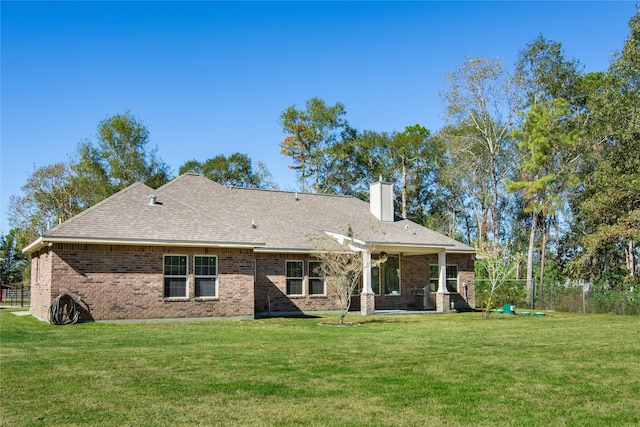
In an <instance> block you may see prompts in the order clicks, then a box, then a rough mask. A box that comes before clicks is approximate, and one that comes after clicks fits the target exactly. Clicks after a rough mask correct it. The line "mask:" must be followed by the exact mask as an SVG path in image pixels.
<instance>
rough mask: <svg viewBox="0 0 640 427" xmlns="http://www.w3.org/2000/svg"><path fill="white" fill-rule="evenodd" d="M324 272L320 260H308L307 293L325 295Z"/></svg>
mask: <svg viewBox="0 0 640 427" xmlns="http://www.w3.org/2000/svg"><path fill="white" fill-rule="evenodd" d="M324 278H325V273H324V269H323V268H322V262H320V261H309V295H325V294H326V291H325V287H324Z"/></svg>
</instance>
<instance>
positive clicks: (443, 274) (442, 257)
mask: <svg viewBox="0 0 640 427" xmlns="http://www.w3.org/2000/svg"><path fill="white" fill-rule="evenodd" d="M445 292H447V255H446V254H445V252H444V251H442V252H438V293H439V294H443V293H445Z"/></svg>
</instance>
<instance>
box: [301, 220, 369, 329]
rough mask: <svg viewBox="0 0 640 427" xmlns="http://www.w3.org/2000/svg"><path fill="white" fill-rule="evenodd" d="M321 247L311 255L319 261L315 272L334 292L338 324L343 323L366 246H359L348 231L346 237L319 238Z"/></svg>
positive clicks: (361, 265)
mask: <svg viewBox="0 0 640 427" xmlns="http://www.w3.org/2000/svg"><path fill="white" fill-rule="evenodd" d="M319 240H320V241H322V242H323V244H322V247H321V248H320V249H318V251H316V252H314V253H313V255H312V256H313V257H314V258H315V259H316V260H317V261H319V262H320V266H319V267H317V269H318V270H320V271H315V273H316V274H319V275H322V276H324V277H325V283H326V284H327V286H328V287H329V288H330V289H331V290H333V291H334V292H335V294H336V295H337V297H338V302H339V304H340V322H339V324H340V325H344V324H345V322H344V318H345V316H346V315H347V313H348V312H349V309H350V308H351V297H352V296H353V294H354V292H355V291H356V289H358V286H360V276H361V275H362V269H363V266H364V261H363V257H362V253H363V252H364V251H367V248H366V247H364V248H360V245H358V244H357V243H356V242H357V240H356V239H354V238H353V236H352V232H349V233H348V235H347V238H346V239H342V240H334V239H331V238H326V239H319Z"/></svg>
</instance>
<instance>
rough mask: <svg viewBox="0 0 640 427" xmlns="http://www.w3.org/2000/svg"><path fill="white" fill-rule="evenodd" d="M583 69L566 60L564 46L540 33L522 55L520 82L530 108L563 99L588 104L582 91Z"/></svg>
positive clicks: (577, 63) (572, 102) (517, 65)
mask: <svg viewBox="0 0 640 427" xmlns="http://www.w3.org/2000/svg"><path fill="white" fill-rule="evenodd" d="M581 74H582V66H581V65H580V62H579V61H578V60H576V59H570V58H566V56H565V52H564V48H563V47H562V44H561V43H559V42H556V41H553V40H548V39H546V38H545V37H544V36H543V35H542V34H540V35H539V36H538V37H537V38H536V39H534V40H532V41H531V42H529V43H528V44H527V46H526V47H525V48H524V49H523V50H521V51H520V52H519V53H518V59H517V62H516V72H515V75H516V81H517V82H518V84H519V85H520V87H521V90H522V91H523V92H524V95H525V102H526V105H528V106H531V105H534V104H537V103H541V102H546V101H551V100H553V99H557V98H562V99H564V100H565V101H566V102H568V103H569V105H572V106H575V105H584V102H585V97H584V96H583V92H582V91H581V85H580V81H581Z"/></svg>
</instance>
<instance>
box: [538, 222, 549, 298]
mask: <svg viewBox="0 0 640 427" xmlns="http://www.w3.org/2000/svg"><path fill="white" fill-rule="evenodd" d="M540 220H541V222H540V224H542V230H541V232H542V245H541V247H540V282H539V285H538V296H539V298H540V308H543V307H544V257H545V254H546V252H547V230H548V229H547V220H546V218H545V217H544V214H540Z"/></svg>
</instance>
